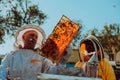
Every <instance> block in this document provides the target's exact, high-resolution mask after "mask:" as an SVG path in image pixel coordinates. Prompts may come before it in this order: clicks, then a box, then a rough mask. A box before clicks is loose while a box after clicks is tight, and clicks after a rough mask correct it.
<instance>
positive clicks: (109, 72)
mask: <svg viewBox="0 0 120 80" xmlns="http://www.w3.org/2000/svg"><path fill="white" fill-rule="evenodd" d="M98 69H99V71H98V72H99V73H98V75H99V76H100V74H101V76H102V79H103V80H116V77H115V73H114V70H113V68H112V66H111V64H110V63H109V61H108V60H107V59H103V60H101V61H100V63H99V67H98Z"/></svg>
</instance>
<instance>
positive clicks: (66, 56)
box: [59, 45, 73, 64]
mask: <svg viewBox="0 0 120 80" xmlns="http://www.w3.org/2000/svg"><path fill="white" fill-rule="evenodd" d="M72 53H73V50H72V47H71V46H70V45H69V46H67V48H66V50H65V52H64V54H63V57H62V58H61V60H60V62H59V63H60V64H66V63H67V61H68V59H69V57H70V55H71V54H72Z"/></svg>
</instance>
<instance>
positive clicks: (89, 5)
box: [0, 0, 120, 54]
mask: <svg viewBox="0 0 120 80" xmlns="http://www.w3.org/2000/svg"><path fill="white" fill-rule="evenodd" d="M33 3H34V4H37V5H38V6H39V8H40V10H41V11H42V12H43V13H45V14H46V15H47V17H48V18H47V19H46V21H45V23H44V24H43V25H41V27H42V28H43V29H44V31H45V33H46V36H47V37H48V36H49V35H50V33H51V32H52V31H53V29H54V27H55V26H56V24H57V23H58V21H59V20H60V18H61V17H62V15H65V16H67V17H68V18H69V19H71V20H80V21H81V23H82V25H83V27H84V31H83V32H85V31H87V30H90V29H93V28H97V29H102V28H103V26H104V25H110V24H112V23H118V24H120V0H38V2H37V0H34V1H33ZM13 43H14V38H12V37H7V38H5V44H2V45H0V54H6V53H9V52H10V51H12V50H14V48H13Z"/></svg>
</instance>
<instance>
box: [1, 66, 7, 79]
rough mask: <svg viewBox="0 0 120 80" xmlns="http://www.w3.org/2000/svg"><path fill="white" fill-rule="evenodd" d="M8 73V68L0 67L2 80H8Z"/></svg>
mask: <svg viewBox="0 0 120 80" xmlns="http://www.w3.org/2000/svg"><path fill="white" fill-rule="evenodd" d="M6 77H7V71H6V68H4V67H2V66H0V80H6Z"/></svg>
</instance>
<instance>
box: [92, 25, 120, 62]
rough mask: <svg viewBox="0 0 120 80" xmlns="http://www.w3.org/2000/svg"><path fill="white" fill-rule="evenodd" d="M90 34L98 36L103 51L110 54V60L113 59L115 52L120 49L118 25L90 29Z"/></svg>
mask: <svg viewBox="0 0 120 80" xmlns="http://www.w3.org/2000/svg"><path fill="white" fill-rule="evenodd" d="M91 34H93V35H94V36H96V37H98V39H99V40H100V42H101V43H102V45H103V48H104V51H105V52H106V53H107V54H108V55H109V56H110V59H111V60H114V58H115V56H116V54H117V52H118V51H120V50H119V48H120V25H119V24H110V25H109V26H107V25H105V26H104V29H102V30H101V31H98V30H97V29H94V30H91ZM113 54H114V55H113ZM111 57H112V58H111Z"/></svg>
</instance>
